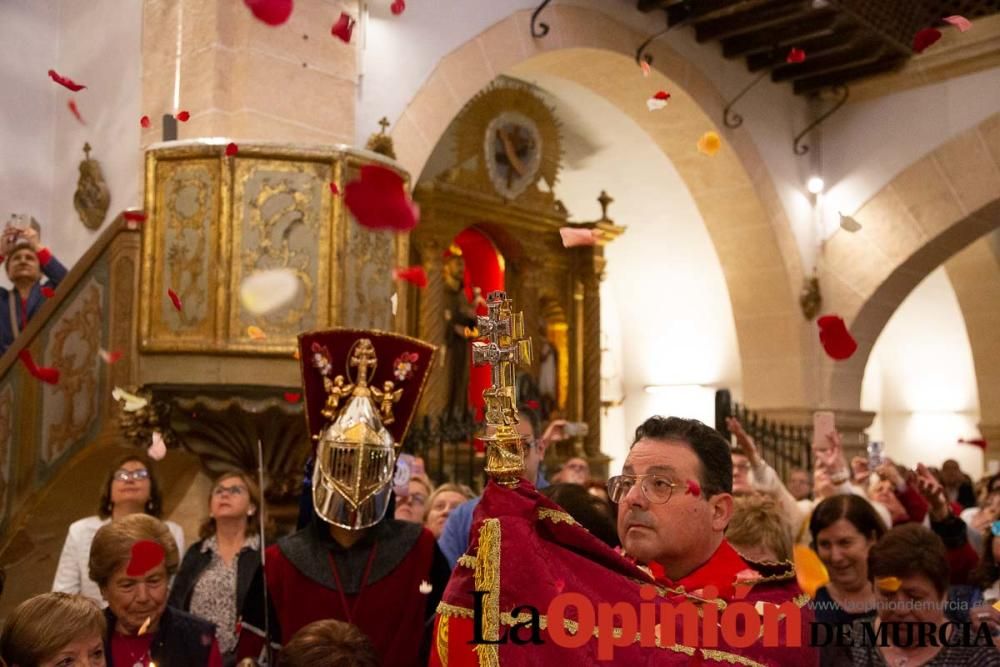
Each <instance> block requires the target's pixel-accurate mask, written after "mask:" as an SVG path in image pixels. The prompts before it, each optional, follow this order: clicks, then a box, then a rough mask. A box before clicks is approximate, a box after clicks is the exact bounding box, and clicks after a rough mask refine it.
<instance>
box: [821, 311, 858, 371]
mask: <svg viewBox="0 0 1000 667" xmlns="http://www.w3.org/2000/svg"><path fill="white" fill-rule="evenodd" d="M816 324H817V325H819V342H820V344H821V345H822V346H823V350H824V351H826V353H827V355H828V356H829V357H830V358H831V359H835V360H837V361H843V360H844V359H849V358H850V356H851V355H852V354H854V352H855V351H856V350H857V349H858V343H857V341H855V340H854V337H853V336H851V332H850V331H848V330H847V325H846V324H844V320H843V319H841V318H840V317H837V316H836V315H824V316H823V317H820V318H819V319H817V320H816Z"/></svg>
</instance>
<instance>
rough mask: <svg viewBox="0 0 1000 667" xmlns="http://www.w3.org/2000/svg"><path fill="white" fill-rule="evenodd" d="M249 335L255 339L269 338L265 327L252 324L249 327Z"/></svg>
mask: <svg viewBox="0 0 1000 667" xmlns="http://www.w3.org/2000/svg"><path fill="white" fill-rule="evenodd" d="M247 336H249V337H250V338H252V339H253V340H264V339H265V338H267V334H266V333H264V330H263V329H261V328H260V327H257V326H254V325H252V324H251V325H250V326H248V327H247Z"/></svg>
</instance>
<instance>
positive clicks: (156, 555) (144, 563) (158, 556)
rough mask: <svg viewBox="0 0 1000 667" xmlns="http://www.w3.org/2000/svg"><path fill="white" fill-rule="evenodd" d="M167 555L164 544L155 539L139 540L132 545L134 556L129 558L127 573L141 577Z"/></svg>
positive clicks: (130, 575)
mask: <svg viewBox="0 0 1000 667" xmlns="http://www.w3.org/2000/svg"><path fill="white" fill-rule="evenodd" d="M166 557H167V552H166V551H164V549H163V545H162V544H160V543H159V542H154V541H153V540H139V541H138V542H136V543H135V544H133V545H132V557H131V558H129V561H128V566H126V568H125V574H126V575H127V576H129V577H141V576H142V575H144V574H146V573H147V572H149V571H150V570H152V569H153V568H154V567H156V566H157V565H159V564H160V563H162V562H163V561H164V559H165V558H166Z"/></svg>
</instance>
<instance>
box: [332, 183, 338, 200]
mask: <svg viewBox="0 0 1000 667" xmlns="http://www.w3.org/2000/svg"><path fill="white" fill-rule="evenodd" d="M330 194H332V195H333V196H334V197H336V196H337V195H339V194H340V188H338V187H337V184H336V183H330Z"/></svg>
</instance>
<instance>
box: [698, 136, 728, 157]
mask: <svg viewBox="0 0 1000 667" xmlns="http://www.w3.org/2000/svg"><path fill="white" fill-rule="evenodd" d="M720 148H722V139H721V138H719V133H718V132H706V133H705V134H703V135H701V139H699V140H698V152H699V153H701V154H702V155H708V156H709V157H711V156H713V155H715V154H716V153H718V152H719V149H720Z"/></svg>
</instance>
